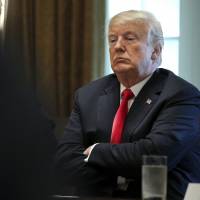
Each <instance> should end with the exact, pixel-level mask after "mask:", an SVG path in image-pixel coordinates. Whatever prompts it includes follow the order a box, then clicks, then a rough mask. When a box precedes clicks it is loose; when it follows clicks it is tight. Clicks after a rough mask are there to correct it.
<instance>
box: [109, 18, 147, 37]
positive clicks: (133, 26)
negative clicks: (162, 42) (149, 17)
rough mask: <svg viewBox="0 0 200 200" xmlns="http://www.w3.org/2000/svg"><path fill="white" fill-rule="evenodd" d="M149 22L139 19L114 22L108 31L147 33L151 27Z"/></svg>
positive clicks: (110, 32)
mask: <svg viewBox="0 0 200 200" xmlns="http://www.w3.org/2000/svg"><path fill="white" fill-rule="evenodd" d="M148 27H149V26H148V24H147V23H146V22H138V21H129V22H123V23H113V24H112V25H110V26H109V30H108V33H109V34H112V33H116V32H120V33H125V32H130V33H131V32H133V33H137V32H139V33H140V32H145V33H147V32H148V30H149V28H148Z"/></svg>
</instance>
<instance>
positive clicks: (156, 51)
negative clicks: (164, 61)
mask: <svg viewBox="0 0 200 200" xmlns="http://www.w3.org/2000/svg"><path fill="white" fill-rule="evenodd" d="M161 51H162V47H161V46H160V44H156V45H155V46H154V50H153V52H152V55H151V59H152V60H154V61H155V60H157V58H158V57H159V56H160V54H161Z"/></svg>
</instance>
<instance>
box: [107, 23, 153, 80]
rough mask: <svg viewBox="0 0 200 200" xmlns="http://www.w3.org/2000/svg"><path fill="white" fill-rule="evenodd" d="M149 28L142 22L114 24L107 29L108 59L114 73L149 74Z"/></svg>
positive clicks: (150, 60) (151, 68)
mask: <svg viewBox="0 0 200 200" xmlns="http://www.w3.org/2000/svg"><path fill="white" fill-rule="evenodd" d="M148 35H149V29H148V26H147V25H146V24H144V23H142V22H140V23H134V22H128V23H124V24H114V25H112V26H111V27H110V29H109V36H108V40H109V45H110V49H109V50H110V61H111V66H112V70H113V71H114V72H115V73H116V74H120V73H134V74H135V75H138V76H141V77H142V76H144V75H147V74H150V73H151V72H152V71H153V69H154V67H153V65H152V58H151V57H152V53H153V47H152V45H151V44H150V43H149V42H148Z"/></svg>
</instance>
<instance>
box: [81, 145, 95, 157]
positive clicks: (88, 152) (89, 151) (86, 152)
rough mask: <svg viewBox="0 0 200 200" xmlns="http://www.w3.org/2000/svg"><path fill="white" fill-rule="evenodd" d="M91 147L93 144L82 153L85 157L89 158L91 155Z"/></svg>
mask: <svg viewBox="0 0 200 200" xmlns="http://www.w3.org/2000/svg"><path fill="white" fill-rule="evenodd" d="M93 146H94V144H93V145H91V146H89V147H88V148H87V149H86V150H85V151H84V152H83V154H84V155H86V156H89V155H90V153H91V150H92V149H93Z"/></svg>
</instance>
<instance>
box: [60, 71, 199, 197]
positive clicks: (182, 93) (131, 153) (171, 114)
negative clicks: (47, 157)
mask: <svg viewBox="0 0 200 200" xmlns="http://www.w3.org/2000/svg"><path fill="white" fill-rule="evenodd" d="M119 94H120V84H119V82H118V80H117V78H116V76H115V75H114V74H112V75H108V76H106V77H104V78H102V79H99V80H97V81H94V82H91V83H90V84H88V85H86V86H84V87H82V88H80V89H78V90H77V92H76V94H75V100H74V108H73V111H72V113H71V116H70V119H69V122H68V124H67V126H66V129H65V134H64V137H63V138H62V140H61V141H60V144H59V146H58V151H57V169H58V172H59V175H60V177H62V181H63V183H65V184H66V183H68V184H70V185H73V184H74V185H75V186H76V187H77V188H79V192H80V194H86V195H112V194H113V190H114V188H115V187H116V177H117V176H119V175H120V176H124V177H127V178H131V179H133V180H134V184H133V185H134V186H132V188H131V190H132V193H134V194H131V195H135V196H137V195H139V194H140V186H141V163H142V155H149V154H154V155H166V156H168V198H169V199H170V200H173V199H175V200H177V199H182V198H183V195H184V193H185V190H186V187H187V184H188V183H189V182H200V172H199V166H200V92H199V91H198V90H197V89H196V88H195V87H194V86H192V85H191V84H190V83H188V82H186V81H184V80H183V79H181V78H179V77H178V76H176V75H174V74H173V73H172V72H170V71H168V70H165V69H161V68H160V69H157V70H156V71H155V72H154V74H153V75H152V77H151V78H150V79H149V81H148V82H147V83H146V84H145V85H144V87H143V88H142V90H141V91H140V93H139V94H138V96H137V97H136V98H135V101H134V103H133V105H132V106H131V108H130V110H129V113H128V115H127V118H126V122H125V126H124V130H123V138H122V143H121V144H109V141H110V136H111V129H112V122H113V119H114V116H115V113H116V111H117V108H118V106H119V102H120V99H119V96H120V95H119ZM149 100H150V101H149ZM149 102H150V103H149ZM94 143H99V144H98V145H97V146H96V147H95V148H94V149H93V151H92V153H91V155H90V157H89V160H88V163H86V162H84V159H85V157H86V156H84V155H83V151H84V149H85V148H87V147H88V146H90V145H92V144H94ZM138 191H139V194H138ZM127 193H128V191H127Z"/></svg>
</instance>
